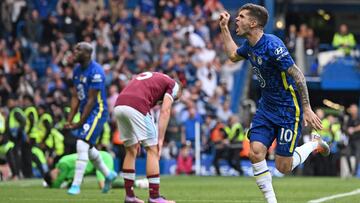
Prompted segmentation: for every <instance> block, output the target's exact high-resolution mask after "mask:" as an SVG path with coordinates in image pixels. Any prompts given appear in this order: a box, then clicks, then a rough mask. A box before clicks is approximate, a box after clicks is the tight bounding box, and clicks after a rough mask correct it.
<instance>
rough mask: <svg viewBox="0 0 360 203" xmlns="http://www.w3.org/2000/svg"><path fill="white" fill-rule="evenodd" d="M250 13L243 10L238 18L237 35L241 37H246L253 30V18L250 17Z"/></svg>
mask: <svg viewBox="0 0 360 203" xmlns="http://www.w3.org/2000/svg"><path fill="white" fill-rule="evenodd" d="M248 12H249V11H248V10H241V11H239V13H238V16H237V17H236V26H237V28H236V34H237V35H239V36H244V35H246V34H247V33H249V31H250V29H251V27H250V24H251V18H250V16H249V15H248Z"/></svg>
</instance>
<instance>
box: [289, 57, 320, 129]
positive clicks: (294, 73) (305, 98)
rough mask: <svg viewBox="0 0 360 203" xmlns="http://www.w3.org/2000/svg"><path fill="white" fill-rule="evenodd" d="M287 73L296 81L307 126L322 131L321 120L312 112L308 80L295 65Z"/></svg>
mask: <svg viewBox="0 0 360 203" xmlns="http://www.w3.org/2000/svg"><path fill="white" fill-rule="evenodd" d="M287 73H288V74H289V75H290V76H291V77H292V78H293V79H294V80H295V83H296V87H297V90H298V92H299V95H300V100H301V104H302V107H303V110H304V122H305V126H307V124H308V123H309V124H310V125H311V126H312V127H313V128H315V129H317V130H320V129H322V124H321V120H320V118H319V117H318V116H317V115H316V114H315V113H314V112H313V111H312V109H311V106H310V100H309V92H308V89H307V86H306V80H305V77H304V74H303V73H302V72H301V70H300V69H299V68H298V67H297V66H296V65H295V64H294V65H293V66H291V67H290V68H289V69H288V71H287Z"/></svg>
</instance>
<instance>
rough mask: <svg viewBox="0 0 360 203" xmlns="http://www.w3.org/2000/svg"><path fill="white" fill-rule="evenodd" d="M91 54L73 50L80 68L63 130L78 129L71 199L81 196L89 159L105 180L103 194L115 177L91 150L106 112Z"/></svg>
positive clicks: (83, 48)
mask: <svg viewBox="0 0 360 203" xmlns="http://www.w3.org/2000/svg"><path fill="white" fill-rule="evenodd" d="M92 50H93V49H92V46H91V44H89V43H86V42H80V43H78V44H77V45H76V46H75V51H74V61H75V62H77V63H79V65H78V66H76V67H75V69H74V71H73V83H74V87H72V88H71V93H72V97H71V104H70V105H71V111H70V113H69V116H68V119H67V123H66V124H65V126H64V127H65V128H67V129H78V128H79V130H78V134H77V135H76V138H77V141H76V152H77V160H76V168H75V176H74V181H73V182H72V185H71V187H70V189H69V190H68V193H69V194H72V195H76V194H79V193H80V185H81V182H82V179H83V176H84V172H85V169H86V164H87V162H88V160H89V159H90V161H91V162H92V163H93V164H94V166H95V167H96V168H97V169H99V170H100V171H101V172H102V173H103V174H104V176H105V185H104V188H103V192H107V191H108V190H109V189H110V186H111V182H112V181H113V180H114V179H115V178H116V176H117V174H116V173H115V172H114V171H110V170H109V169H108V168H107V167H106V165H105V164H104V162H103V160H102V159H101V156H100V153H99V151H98V150H97V149H96V148H95V147H94V145H95V143H96V139H97V138H98V136H99V135H100V133H101V131H102V127H103V126H104V123H105V122H106V120H107V116H108V110H107V103H106V92H105V74H104V70H103V69H102V67H101V66H100V65H99V64H98V63H96V62H95V61H93V60H91V53H92ZM78 109H79V111H80V114H81V117H80V121H79V122H77V123H73V122H72V121H73V118H74V116H75V114H76V113H77V111H78Z"/></svg>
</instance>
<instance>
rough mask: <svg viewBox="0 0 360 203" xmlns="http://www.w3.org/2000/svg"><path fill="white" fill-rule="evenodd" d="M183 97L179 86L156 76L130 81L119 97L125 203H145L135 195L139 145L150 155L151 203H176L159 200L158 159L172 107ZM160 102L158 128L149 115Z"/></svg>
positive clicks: (117, 109)
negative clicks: (134, 187) (123, 153)
mask: <svg viewBox="0 0 360 203" xmlns="http://www.w3.org/2000/svg"><path fill="white" fill-rule="evenodd" d="M180 95H181V90H180V85H179V84H178V83H177V82H176V81H175V80H173V79H171V78H170V77H169V76H167V75H165V74H162V73H157V72H144V73H141V74H139V75H137V76H136V77H135V78H134V79H133V80H131V81H130V82H129V84H128V85H127V86H126V87H125V89H124V90H122V91H121V93H120V95H119V96H118V98H117V101H116V104H115V108H114V115H115V117H116V120H117V123H118V127H119V130H120V132H121V139H122V140H123V141H124V145H125V149H126V155H125V160H124V163H123V176H124V181H125V190H126V197H125V202H126V203H143V202H144V201H142V200H141V199H139V198H137V197H136V196H135V194H134V191H133V184H134V180H135V159H136V155H137V151H138V149H139V147H140V144H141V145H143V146H144V147H145V149H146V154H147V159H146V175H147V178H148V180H149V196H150V197H149V200H148V202H150V203H173V202H174V201H171V200H166V199H165V198H164V197H161V196H160V190H159V189H160V169H159V159H160V154H161V148H162V145H163V141H164V136H165V131H166V128H167V125H168V122H169V119H170V112H171V106H172V103H173V102H174V101H175V100H176V99H178V98H179V97H180ZM159 101H162V105H161V110H160V116H159V121H158V128H157V127H156V126H155V124H154V122H153V119H152V115H151V114H150V113H149V112H150V109H151V108H152V107H154V106H155V105H156V104H157V103H158V102H159Z"/></svg>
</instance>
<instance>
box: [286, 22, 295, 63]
mask: <svg viewBox="0 0 360 203" xmlns="http://www.w3.org/2000/svg"><path fill="white" fill-rule="evenodd" d="M296 35H297V33H296V26H295V25H294V24H291V25H290V26H289V31H288V33H287V35H286V38H285V44H286V47H287V49H288V50H289V53H290V54H291V57H293V58H294V59H295V48H296Z"/></svg>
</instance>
